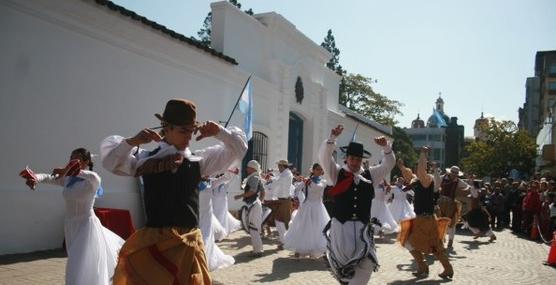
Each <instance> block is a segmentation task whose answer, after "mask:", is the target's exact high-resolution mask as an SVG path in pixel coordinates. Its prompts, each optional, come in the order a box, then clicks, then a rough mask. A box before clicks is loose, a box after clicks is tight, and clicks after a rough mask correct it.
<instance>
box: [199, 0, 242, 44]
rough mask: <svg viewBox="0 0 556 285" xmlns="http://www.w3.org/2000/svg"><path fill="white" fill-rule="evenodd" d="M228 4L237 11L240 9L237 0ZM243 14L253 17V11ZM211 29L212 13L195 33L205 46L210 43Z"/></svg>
mask: <svg viewBox="0 0 556 285" xmlns="http://www.w3.org/2000/svg"><path fill="white" fill-rule="evenodd" d="M229 2H230V4H232V5H234V6H236V7H237V8H238V9H241V3H239V2H238V1H237V0H229ZM245 13H246V14H247V15H251V16H253V9H249V10H246V11H245ZM211 29H212V12H208V14H207V16H206V17H205V20H204V21H203V26H202V27H201V29H200V30H199V31H198V32H197V36H198V37H199V41H200V42H201V43H202V44H204V45H206V46H210V43H211V34H212V32H211Z"/></svg>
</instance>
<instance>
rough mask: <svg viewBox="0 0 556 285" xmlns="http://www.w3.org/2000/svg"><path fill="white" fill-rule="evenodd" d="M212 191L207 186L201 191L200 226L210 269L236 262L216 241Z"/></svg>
mask: <svg viewBox="0 0 556 285" xmlns="http://www.w3.org/2000/svg"><path fill="white" fill-rule="evenodd" d="M213 216H214V215H213V213H212V191H210V188H207V189H205V190H203V191H200V192H199V226H200V227H201V233H202V234H203V242H204V243H205V253H206V256H207V261H208V267H209V271H214V270H217V269H221V268H225V267H228V266H230V265H232V264H234V263H235V259H234V258H233V257H232V256H230V255H226V254H225V253H224V252H222V250H221V249H220V248H219V247H218V245H217V244H216V242H215V237H214V230H213V225H212V224H213Z"/></svg>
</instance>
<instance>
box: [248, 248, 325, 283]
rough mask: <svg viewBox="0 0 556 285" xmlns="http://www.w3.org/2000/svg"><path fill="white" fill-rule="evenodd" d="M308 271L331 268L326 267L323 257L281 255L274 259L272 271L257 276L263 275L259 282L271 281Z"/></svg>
mask: <svg viewBox="0 0 556 285" xmlns="http://www.w3.org/2000/svg"><path fill="white" fill-rule="evenodd" d="M265 253H266V252H265ZM306 271H329V269H328V268H326V265H325V264H324V261H323V260H322V259H304V258H302V259H294V258H290V257H287V258H286V257H280V258H277V259H275V260H274V262H273V264H272V273H270V274H256V276H257V277H261V278H260V279H259V280H257V282H271V281H279V280H284V279H287V278H288V277H290V275H291V274H292V273H297V272H306Z"/></svg>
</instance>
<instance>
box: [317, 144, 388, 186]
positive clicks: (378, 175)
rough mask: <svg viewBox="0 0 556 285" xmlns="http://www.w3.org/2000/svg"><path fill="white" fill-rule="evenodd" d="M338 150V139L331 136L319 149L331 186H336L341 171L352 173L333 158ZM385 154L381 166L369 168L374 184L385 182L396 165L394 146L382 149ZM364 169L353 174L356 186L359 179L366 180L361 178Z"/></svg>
mask: <svg viewBox="0 0 556 285" xmlns="http://www.w3.org/2000/svg"><path fill="white" fill-rule="evenodd" d="M334 149H336V137H335V136H333V135H330V138H329V139H327V140H325V141H324V142H323V143H322V144H321V147H320V149H319V161H320V164H321V166H322V169H323V170H324V174H325V175H326V176H327V179H326V180H328V181H329V182H330V183H332V184H331V185H335V184H336V182H337V180H338V172H339V171H340V169H342V168H343V169H344V170H345V171H348V172H351V171H350V170H349V169H348V167H347V165H345V164H344V165H343V167H341V166H340V165H339V164H337V163H336V160H335V159H334V157H333V156H332V153H333V152H334ZM382 149H383V153H384V159H382V162H381V163H380V164H379V165H375V166H371V167H369V172H370V173H371V178H372V180H373V183H375V182H376V183H380V182H382V181H383V180H384V177H385V176H386V175H387V174H388V173H389V172H390V171H391V170H392V168H393V167H394V163H395V161H396V156H395V155H394V152H393V151H392V146H391V144H390V143H388V144H387V145H385V146H383V147H382ZM363 171H364V169H363V168H360V169H359V171H357V172H356V173H353V176H354V179H353V180H354V181H355V184H359V179H365V178H363V177H362V176H361V173H363Z"/></svg>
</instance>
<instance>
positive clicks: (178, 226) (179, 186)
mask: <svg viewBox="0 0 556 285" xmlns="http://www.w3.org/2000/svg"><path fill="white" fill-rule="evenodd" d="M196 114H197V111H196V106H195V104H194V103H193V102H191V101H189V100H184V99H173V100H170V101H168V103H167V104H166V108H165V109H164V113H163V114H162V115H160V114H155V116H156V117H157V118H158V119H159V120H160V124H161V128H162V131H161V133H160V134H158V133H157V132H155V131H153V130H152V129H143V130H142V131H140V132H139V133H138V134H137V135H135V136H133V137H130V138H123V137H120V136H111V137H108V138H106V139H105V140H104V141H103V142H102V144H101V156H102V157H101V159H102V164H103V166H104V168H106V169H108V170H109V171H111V172H112V173H114V174H117V175H123V176H135V177H138V176H141V177H142V179H143V183H144V188H145V190H144V197H143V198H144V204H145V213H146V227H145V228H143V229H140V230H139V231H137V232H136V233H135V234H133V235H132V236H131V237H130V238H129V239H128V240H127V241H126V243H125V244H124V246H123V247H122V249H121V250H120V256H119V260H118V265H117V267H116V271H115V274H114V279H113V280H114V284H178V283H179V284H211V280H210V275H209V273H208V266H207V260H206V256H205V252H204V245H203V239H202V237H201V231H200V230H199V190H198V185H199V182H200V180H201V177H203V176H213V175H215V174H218V173H222V172H224V171H226V169H228V167H229V166H230V165H231V164H232V163H233V162H234V160H241V159H242V158H243V156H244V155H245V152H246V151H247V142H246V138H245V134H244V133H243V132H242V131H241V130H240V129H238V128H235V127H233V128H230V129H229V130H228V129H225V128H223V127H222V126H220V125H218V124H216V123H214V122H211V121H207V122H205V123H204V124H199V123H198V122H197V121H196V120H195V119H196ZM197 133H198V134H199V135H198V136H197V138H196V140H200V139H203V138H206V137H214V138H216V139H218V140H220V141H221V142H222V143H223V144H222V145H215V146H211V147H209V148H205V149H202V150H199V151H197V152H195V155H193V154H192V153H191V151H190V150H189V142H190V140H191V139H192V137H193V136H194V135H196V134H197ZM151 141H155V142H157V143H158V147H157V148H156V149H154V150H153V151H147V150H143V149H139V145H141V144H146V143H149V142H151Z"/></svg>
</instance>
